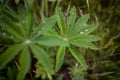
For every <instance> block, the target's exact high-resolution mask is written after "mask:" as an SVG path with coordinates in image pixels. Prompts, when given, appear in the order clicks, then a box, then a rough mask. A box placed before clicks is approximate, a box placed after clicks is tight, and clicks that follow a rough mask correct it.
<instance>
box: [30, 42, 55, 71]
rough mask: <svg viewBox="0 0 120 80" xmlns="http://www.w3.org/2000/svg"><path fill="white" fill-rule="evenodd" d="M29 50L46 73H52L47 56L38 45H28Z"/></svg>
mask: <svg viewBox="0 0 120 80" xmlns="http://www.w3.org/2000/svg"><path fill="white" fill-rule="evenodd" d="M30 48H31V50H32V52H33V54H34V56H35V57H36V58H37V60H38V61H39V62H40V64H41V65H42V66H43V67H44V68H45V69H46V71H48V73H53V69H52V62H51V60H50V58H49V56H48V54H47V53H46V52H45V51H44V50H43V49H42V48H40V47H39V46H38V45H33V44H31V45H30Z"/></svg>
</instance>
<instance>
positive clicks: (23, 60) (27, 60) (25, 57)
mask: <svg viewBox="0 0 120 80" xmlns="http://www.w3.org/2000/svg"><path fill="white" fill-rule="evenodd" d="M19 64H20V68H19V73H18V75H17V80H24V78H25V76H26V73H28V72H29V70H30V66H31V56H30V52H29V49H28V47H27V46H25V47H24V49H23V50H22V52H21V53H20V56H19Z"/></svg>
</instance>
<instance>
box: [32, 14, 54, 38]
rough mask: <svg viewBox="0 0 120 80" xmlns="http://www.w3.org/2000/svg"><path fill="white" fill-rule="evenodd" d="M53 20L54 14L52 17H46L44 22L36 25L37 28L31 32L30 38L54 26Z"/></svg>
mask: <svg viewBox="0 0 120 80" xmlns="http://www.w3.org/2000/svg"><path fill="white" fill-rule="evenodd" d="M55 22H56V16H52V17H50V18H48V19H47V20H46V21H45V23H43V24H40V25H38V26H37V28H36V29H35V31H34V32H33V34H32V36H31V38H32V39H36V38H37V37H39V36H40V35H41V34H44V33H45V32H47V31H49V30H50V29H51V28H52V27H53V26H54V24H55Z"/></svg>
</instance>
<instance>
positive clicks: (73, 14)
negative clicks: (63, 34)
mask: <svg viewBox="0 0 120 80" xmlns="http://www.w3.org/2000/svg"><path fill="white" fill-rule="evenodd" d="M67 20H68V21H67V23H68V26H73V24H74V23H75V20H76V8H75V7H72V8H71V10H70V16H69V17H68V19H67Z"/></svg>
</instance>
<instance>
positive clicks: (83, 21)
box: [76, 14, 89, 26]
mask: <svg viewBox="0 0 120 80" xmlns="http://www.w3.org/2000/svg"><path fill="white" fill-rule="evenodd" d="M88 19H89V14H85V15H83V16H82V17H81V18H79V19H78V20H77V22H76V26H83V25H85V24H86V23H87V21H88Z"/></svg>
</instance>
